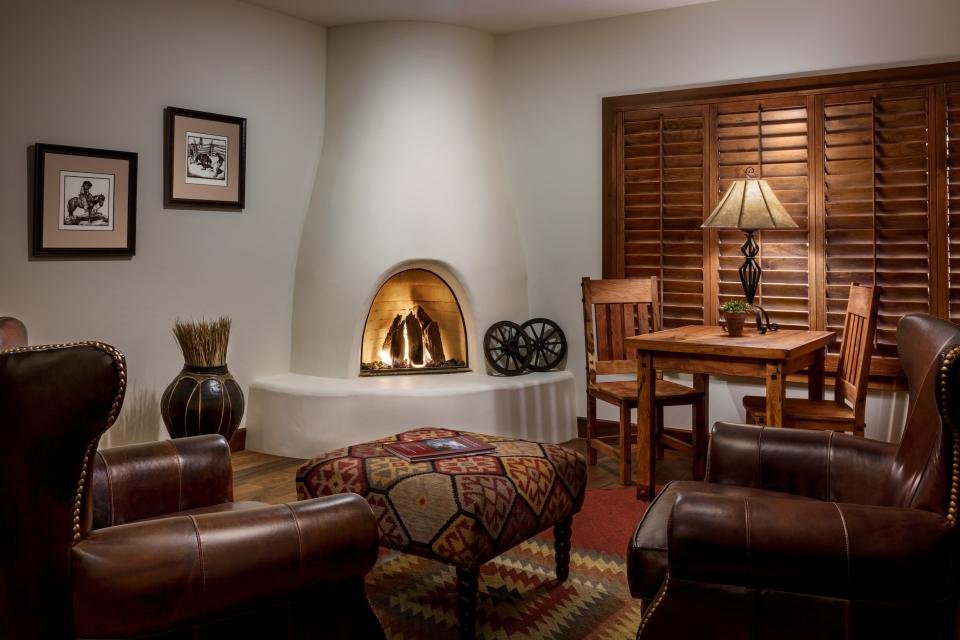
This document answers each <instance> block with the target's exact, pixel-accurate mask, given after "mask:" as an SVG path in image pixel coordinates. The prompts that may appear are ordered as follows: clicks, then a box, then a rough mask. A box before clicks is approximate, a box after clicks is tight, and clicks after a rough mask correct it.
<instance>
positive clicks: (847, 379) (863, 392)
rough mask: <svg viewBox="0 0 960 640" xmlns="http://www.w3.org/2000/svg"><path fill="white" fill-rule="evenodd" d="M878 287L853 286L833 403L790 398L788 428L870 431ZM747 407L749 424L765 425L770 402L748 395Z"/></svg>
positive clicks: (786, 415) (785, 416) (786, 412)
mask: <svg viewBox="0 0 960 640" xmlns="http://www.w3.org/2000/svg"><path fill="white" fill-rule="evenodd" d="M877 293H878V292H877V290H876V288H875V287H865V286H861V285H859V284H857V283H856V282H854V283H853V284H851V285H850V293H849V296H848V299H847V313H846V316H845V318H844V321H843V342H842V343H841V345H840V358H839V361H838V362H837V373H836V378H835V381H834V387H833V394H834V399H833V400H804V399H800V398H787V399H786V401H785V403H784V406H783V422H784V426H785V427H794V428H800V429H822V430H827V431H851V432H853V434H854V435H858V436H863V432H864V429H865V428H866V420H865V415H866V408H867V383H868V382H869V378H870V356H871V355H873V342H874V337H875V334H876V328H877V306H878V304H879V303H878V295H877ZM743 408H744V409H746V412H747V422H753V423H754V424H763V423H764V422H765V420H766V410H767V405H766V399H765V398H764V397H762V396H746V397H744V399H743Z"/></svg>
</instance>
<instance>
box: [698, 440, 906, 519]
mask: <svg viewBox="0 0 960 640" xmlns="http://www.w3.org/2000/svg"><path fill="white" fill-rule="evenodd" d="M896 451H897V446H896V445H894V444H890V443H887V442H879V441H877V440H866V439H864V438H858V437H854V436H850V435H847V434H843V433H835V432H833V431H809V430H806V429H784V428H773V427H754V426H750V425H739V424H730V423H725V422H718V423H716V424H715V425H714V426H713V430H712V434H711V438H710V446H709V450H708V452H707V475H706V481H707V482H711V483H715V484H727V485H737V486H742V487H752V488H756V489H768V490H770V491H782V492H784V493H792V494H795V495H801V496H806V497H809V498H816V499H818V500H828V501H837V502H854V503H858V504H877V501H878V498H879V497H880V495H879V494H880V491H879V488H880V487H881V485H882V484H883V483H884V482H885V481H886V479H887V478H888V477H889V474H890V468H891V465H892V464H893V458H894V455H895V454H896Z"/></svg>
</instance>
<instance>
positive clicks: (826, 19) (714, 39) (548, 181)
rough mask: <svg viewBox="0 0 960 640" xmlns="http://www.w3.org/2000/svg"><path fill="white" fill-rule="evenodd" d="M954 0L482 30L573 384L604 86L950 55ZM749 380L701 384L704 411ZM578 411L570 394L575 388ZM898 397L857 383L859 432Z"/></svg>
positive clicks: (761, 5)
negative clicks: (863, 406) (707, 400)
mask: <svg viewBox="0 0 960 640" xmlns="http://www.w3.org/2000/svg"><path fill="white" fill-rule="evenodd" d="M958 29H960V2H957V0H910V1H909V2H907V1H904V0H843V1H842V2H838V1H836V0H806V1H805V2H796V1H791V0H722V1H720V2H715V3H709V4H702V5H694V6H688V7H682V8H678V9H670V10H665V11H657V12H651V13H644V14H639V15H635V16H629V17H622V18H613V19H608V20H598V21H595V22H587V23H580V24H574V25H567V26H562V27H555V28H549V29H540V30H534V31H526V32H521V33H516V34H511V35H505V36H500V37H498V38H497V39H496V57H497V79H498V100H499V111H498V118H499V123H500V142H501V147H502V153H503V157H504V163H505V169H506V171H505V175H506V176H507V180H508V186H509V188H510V189H511V197H512V198H513V199H514V203H515V205H516V207H517V210H518V211H519V214H520V221H521V228H522V232H523V239H524V245H525V248H526V257H527V274H528V276H527V277H528V290H529V292H530V311H531V314H532V315H545V316H547V317H551V318H554V319H556V320H557V321H558V322H559V323H560V324H561V326H562V327H563V328H564V330H565V331H566V332H567V335H568V338H569V341H570V354H569V356H568V362H569V364H568V367H569V368H571V369H573V370H574V371H576V372H577V374H578V376H579V377H578V383H579V387H580V389H581V390H582V389H583V385H584V374H583V370H582V368H581V366H580V365H581V363H582V362H583V340H582V337H581V336H582V335H583V331H582V315H581V313H582V312H581V310H580V291H579V282H580V278H581V277H582V276H584V275H589V276H592V277H600V275H601V254H600V246H601V182H600V161H601V157H600V156H601V138H600V127H601V124H600V117H601V112H600V107H601V98H603V97H604V96H610V95H616V94H625V93H639V92H646V91H653V90H659V89H674V88H682V87H689V86H700V85H706V84H716V83H725V82H739V81H743V80H747V79H753V78H767V77H776V76H783V75H791V74H802V73H810V72H815V71H825V70H833V69H846V68H857V67H869V66H894V65H901V64H907V63H911V62H927V61H940V60H944V59H955V58H958V57H960V38H958V37H957V33H958ZM747 389H751V391H750V392H751V393H761V395H762V391H761V390H760V388H759V387H752V386H751V385H749V384H741V383H739V382H737V383H734V384H733V385H732V386H731V385H728V384H727V383H726V382H722V381H718V382H715V383H714V385H713V386H712V388H711V391H712V397H711V409H710V416H711V419H715V420H722V419H735V418H737V417H738V416H742V410H741V408H740V400H739V398H740V396H741V395H743V393H744V392H745V391H746V390H747ZM578 395H579V396H581V397H580V400H579V403H580V405H579V411H580V415H585V413H584V412H585V400H584V398H583V397H582V396H583V393H579V394H578ZM902 402H903V399H902V398H899V399H897V400H896V401H894V399H893V394H871V398H870V400H869V401H868V417H867V424H868V433H869V434H870V435H871V436H873V437H880V438H892V437H896V436H898V435H899V431H900V429H901V425H902V420H903V412H902Z"/></svg>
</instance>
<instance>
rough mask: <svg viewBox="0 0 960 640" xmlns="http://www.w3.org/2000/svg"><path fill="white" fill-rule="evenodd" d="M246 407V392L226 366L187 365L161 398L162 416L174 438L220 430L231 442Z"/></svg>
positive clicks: (168, 431) (218, 431)
mask: <svg viewBox="0 0 960 640" xmlns="http://www.w3.org/2000/svg"><path fill="white" fill-rule="evenodd" d="M243 409H244V402H243V391H242V390H241V389H240V385H239V384H237V381H236V380H234V379H233V376H232V375H231V374H230V371H228V370H227V367H226V366H222V367H194V366H191V365H187V364H185V365H183V370H182V371H181V372H180V374H179V375H178V376H177V377H176V378H174V379H173V382H171V383H170V386H168V387H167V389H166V391H164V392H163V396H162V397H161V398H160V415H161V416H162V417H163V424H165V425H166V427H167V433H169V434H170V437H171V438H183V437H184V436H197V435H202V434H208V433H219V434H220V435H222V436H223V437H224V438H226V439H227V442H229V441H230V438H231V437H233V433H234V432H235V431H236V430H237V426H238V425H239V424H240V419H241V418H243Z"/></svg>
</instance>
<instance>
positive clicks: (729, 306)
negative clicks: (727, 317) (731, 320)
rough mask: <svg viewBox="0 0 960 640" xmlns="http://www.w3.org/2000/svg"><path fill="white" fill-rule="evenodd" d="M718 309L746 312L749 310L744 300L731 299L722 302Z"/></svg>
mask: <svg viewBox="0 0 960 640" xmlns="http://www.w3.org/2000/svg"><path fill="white" fill-rule="evenodd" d="M720 310H721V311H723V312H724V313H746V312H747V311H749V310H750V305H749V304H747V303H746V301H744V300H731V301H730V302H724V303H723V304H722V305H721V306H720Z"/></svg>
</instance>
